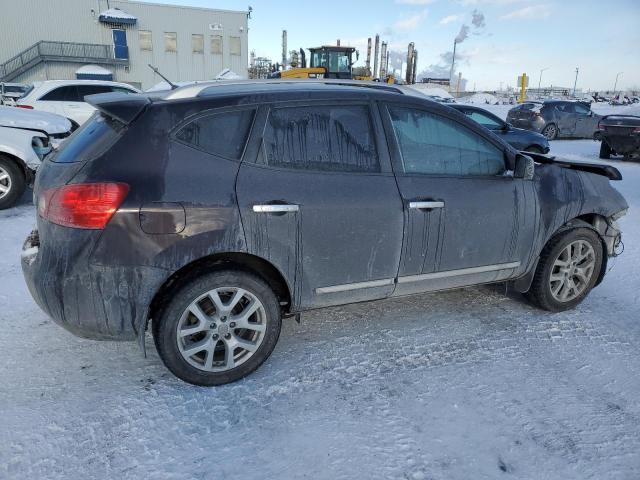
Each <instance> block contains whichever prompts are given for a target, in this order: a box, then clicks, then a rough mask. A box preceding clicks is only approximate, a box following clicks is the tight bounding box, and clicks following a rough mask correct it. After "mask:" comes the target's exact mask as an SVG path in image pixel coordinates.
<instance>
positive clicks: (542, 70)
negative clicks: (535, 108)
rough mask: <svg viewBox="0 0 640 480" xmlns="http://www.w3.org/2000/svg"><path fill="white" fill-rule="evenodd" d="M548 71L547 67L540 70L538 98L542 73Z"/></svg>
mask: <svg viewBox="0 0 640 480" xmlns="http://www.w3.org/2000/svg"><path fill="white" fill-rule="evenodd" d="M545 70H549V67H545V68H542V69H540V77H539V78H538V96H540V84H541V83H542V72H544V71H545Z"/></svg>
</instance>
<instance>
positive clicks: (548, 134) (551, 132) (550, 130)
mask: <svg viewBox="0 0 640 480" xmlns="http://www.w3.org/2000/svg"><path fill="white" fill-rule="evenodd" d="M544 131H545V132H546V134H545V137H547V139H551V138H553V136H554V135H555V134H556V127H554V126H553V125H548V126H547V127H545V129H544Z"/></svg>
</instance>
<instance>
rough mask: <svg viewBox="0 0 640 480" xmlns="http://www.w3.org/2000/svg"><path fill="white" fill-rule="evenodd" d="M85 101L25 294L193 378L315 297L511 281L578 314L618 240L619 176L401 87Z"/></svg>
mask: <svg viewBox="0 0 640 480" xmlns="http://www.w3.org/2000/svg"><path fill="white" fill-rule="evenodd" d="M87 100H88V101H89V102H90V103H91V104H92V105H94V106H95V107H96V108H97V109H98V112H96V113H95V114H94V116H93V117H92V118H91V119H90V120H89V121H88V122H87V123H86V124H85V125H83V126H82V127H81V128H80V129H78V130H77V131H76V132H75V133H74V134H73V136H72V137H71V138H70V139H69V141H67V142H66V143H65V144H63V146H62V148H61V149H60V151H58V152H57V153H56V154H55V155H52V156H50V157H47V159H46V160H45V162H44V164H43V165H42V167H41V168H40V169H39V171H38V175H37V180H36V185H35V196H36V201H37V212H38V219H37V222H38V224H37V230H35V231H34V232H32V234H31V235H30V236H29V238H28V239H27V241H26V242H25V246H24V250H23V253H22V267H23V271H24V275H25V278H26V281H27V284H28V286H29V290H30V292H31V294H32V295H33V297H34V299H35V300H36V301H37V303H38V304H39V305H40V307H41V308H42V309H43V310H44V311H45V312H46V313H47V314H49V315H50V316H51V317H52V318H53V319H54V320H55V321H56V322H57V323H58V324H60V325H62V326H63V327H65V328H66V329H68V330H70V331H71V332H73V333H75V334H77V335H80V336H84V337H89V338H96V339H118V340H133V339H136V338H137V339H138V341H139V342H140V343H141V344H142V345H143V346H144V332H145V330H146V328H147V324H148V323H149V321H151V328H152V332H153V337H154V340H155V345H156V347H157V350H158V352H159V355H160V357H161V358H162V360H163V362H164V363H165V365H166V366H167V367H168V368H169V369H170V370H171V371H172V372H173V373H174V374H175V375H177V376H178V377H180V378H181V379H183V380H185V381H187V382H191V383H194V384H198V385H217V384H222V383H227V382H231V381H234V380H237V379H239V378H241V377H243V376H245V375H247V374H249V373H250V372H252V371H253V370H255V369H256V368H258V366H259V365H260V364H262V362H264V361H265V360H266V359H267V357H269V355H270V354H271V352H272V351H273V349H274V346H275V344H276V341H277V340H278V336H279V334H280V326H281V319H282V318H283V317H291V316H297V315H298V314H299V313H300V312H303V311H305V310H309V309H315V308H319V307H327V306H330V305H340V304H346V303H351V302H362V301H366V300H377V299H381V298H386V297H391V296H402V295H409V294H415V293H424V292H431V291H435V290H443V289H450V288H456V287H464V286H468V285H476V284H483V283H493V282H507V281H508V282H511V284H512V285H513V289H515V290H516V291H520V292H528V293H527V295H528V297H529V298H530V299H531V300H532V301H533V302H534V303H535V304H536V305H538V306H540V307H542V308H545V309H549V310H553V311H559V310H566V309H569V308H572V307H574V306H575V305H577V304H578V303H579V302H581V301H582V299H583V298H584V297H585V296H586V295H587V294H588V292H589V291H590V290H591V289H592V288H593V287H594V286H595V285H597V284H598V283H599V282H600V281H601V280H602V278H603V276H604V274H605V272H606V265H607V258H608V257H610V256H612V255H615V254H616V247H617V246H618V244H619V242H620V232H619V230H618V228H617V226H616V223H615V220H616V219H617V218H618V217H619V216H621V215H622V214H623V213H624V211H625V210H626V208H627V204H626V202H625V200H624V199H623V197H622V196H621V195H620V194H619V193H618V192H617V191H616V190H615V189H614V188H612V187H611V185H610V182H609V180H610V179H619V178H620V173H619V172H618V171H617V170H616V169H615V168H613V167H611V166H603V165H589V164H579V163H576V164H573V163H568V162H555V161H553V160H552V159H550V158H549V157H546V156H544V155H535V154H531V155H533V156H534V157H536V159H537V161H538V162H541V163H539V164H538V165H535V166H534V161H533V159H532V158H531V157H530V156H526V155H523V154H520V153H518V152H517V151H516V150H514V149H513V148H511V147H510V146H509V145H508V144H506V143H504V142H502V141H501V140H500V139H499V138H497V137H496V136H495V135H493V134H491V133H490V132H488V131H487V130H486V129H485V128H483V127H481V126H480V125H478V124H477V123H476V122H474V121H472V120H470V119H468V118H467V117H465V115H462V114H460V113H459V112H457V111H455V110H453V109H451V108H449V107H447V106H444V105H439V104H437V103H435V102H432V101H429V100H427V99H425V98H419V97H416V96H409V95H404V94H403V93H402V92H401V90H399V89H397V88H395V87H392V86H386V85H380V84H368V83H365V82H355V83H351V84H345V83H344V82H343V83H335V82H334V83H331V82H327V81H324V82H323V81H310V80H303V81H298V82H282V81H271V82H269V81H267V82H248V83H242V82H241V83H238V84H230V85H222V84H218V85H212V84H199V85H194V86H188V87H182V88H179V89H177V90H174V91H172V92H169V93H165V94H163V95H161V96H158V97H148V96H144V95H124V94H101V95H95V96H92V97H87ZM558 185H560V186H561V188H559V187H558Z"/></svg>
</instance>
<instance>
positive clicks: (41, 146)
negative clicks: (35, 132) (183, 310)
mask: <svg viewBox="0 0 640 480" xmlns="http://www.w3.org/2000/svg"><path fill="white" fill-rule="evenodd" d="M31 146H32V147H33V151H34V152H36V155H38V158H39V159H40V160H42V159H43V158H44V157H45V155H47V154H48V153H49V152H50V151H51V144H50V143H49V139H48V138H46V137H33V138H32V139H31Z"/></svg>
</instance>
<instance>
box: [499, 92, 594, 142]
mask: <svg viewBox="0 0 640 480" xmlns="http://www.w3.org/2000/svg"><path fill="white" fill-rule="evenodd" d="M601 118H602V117H601V116H600V115H598V114H596V113H594V112H593V111H592V110H591V106H590V105H589V104H588V103H583V102H575V101H566V100H547V101H545V102H544V103H540V102H525V103H523V104H521V105H518V106H517V107H514V108H512V109H511V110H509V113H508V114H507V122H509V123H510V124H512V125H513V126H514V127H517V128H524V129H525V130H531V131H534V132H538V133H541V134H542V135H544V136H545V137H547V139H549V140H554V139H555V138H559V137H569V138H594V135H595V133H596V132H597V130H598V121H599V120H600V119H601Z"/></svg>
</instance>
